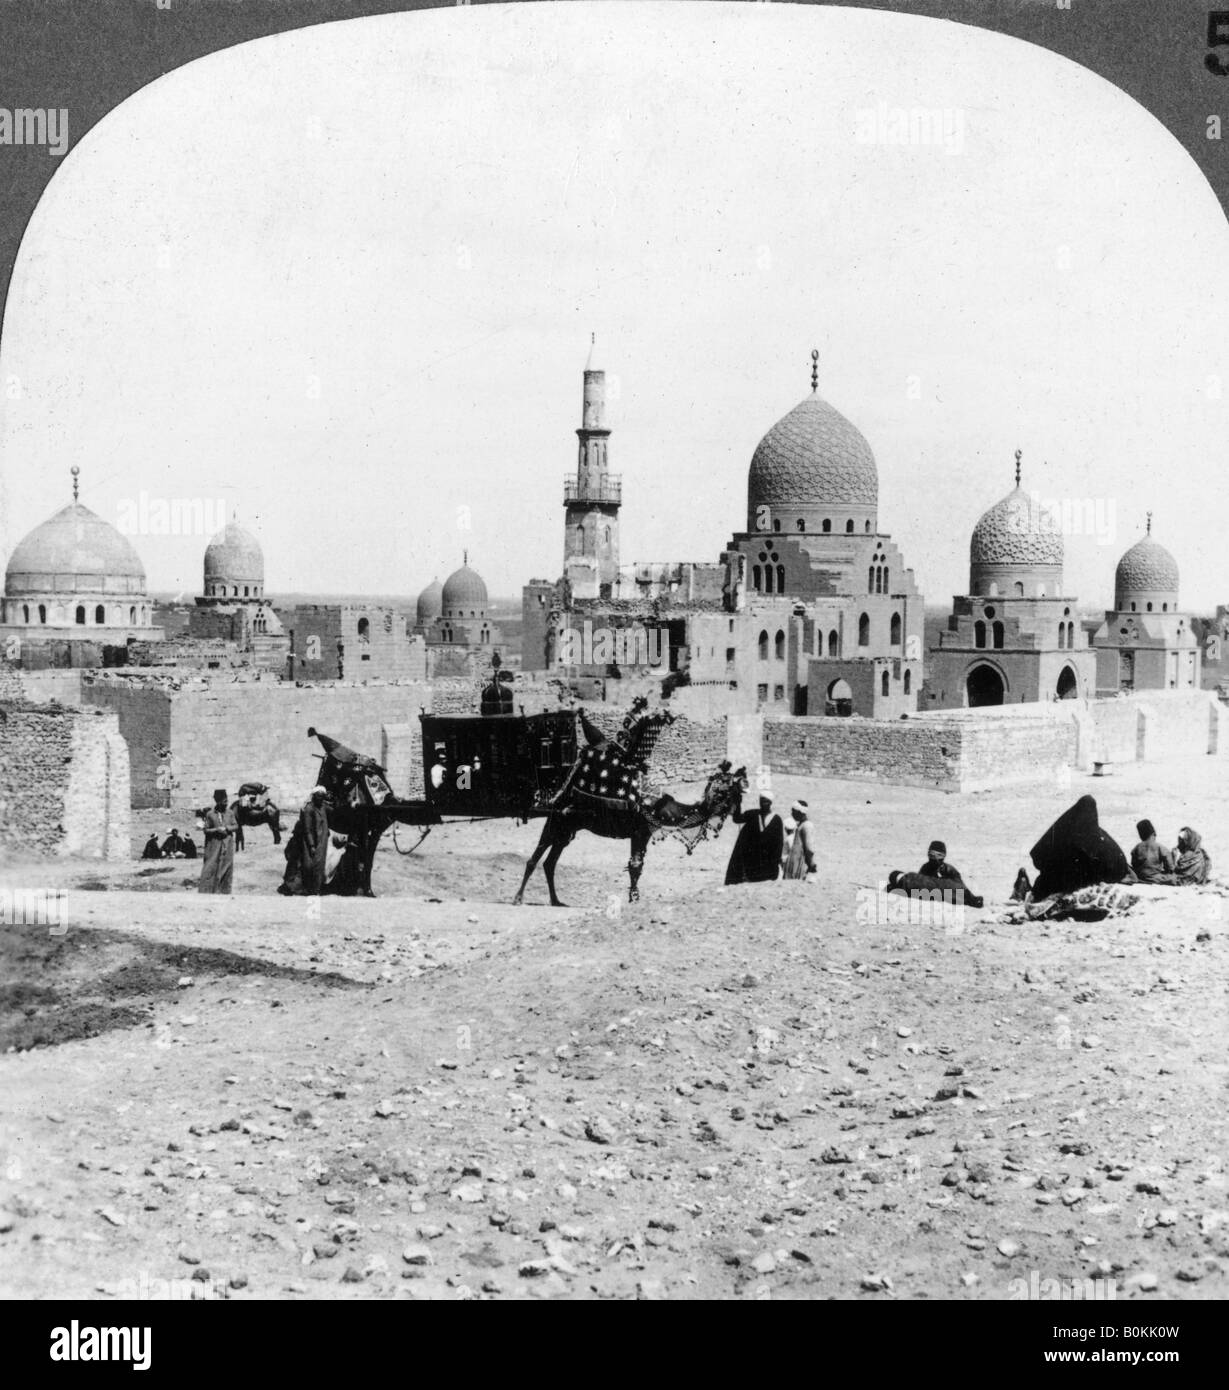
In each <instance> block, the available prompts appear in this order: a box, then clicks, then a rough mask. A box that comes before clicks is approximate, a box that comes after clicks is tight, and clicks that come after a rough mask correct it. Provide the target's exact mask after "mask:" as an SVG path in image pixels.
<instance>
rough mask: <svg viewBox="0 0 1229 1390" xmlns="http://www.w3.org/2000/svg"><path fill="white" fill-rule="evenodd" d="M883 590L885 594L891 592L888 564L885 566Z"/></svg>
mask: <svg viewBox="0 0 1229 1390" xmlns="http://www.w3.org/2000/svg"><path fill="white" fill-rule="evenodd" d="M883 592H884V593H885V594H887V593H890V592H891V586H890V585H889V584H888V567H887V565H884V567H883Z"/></svg>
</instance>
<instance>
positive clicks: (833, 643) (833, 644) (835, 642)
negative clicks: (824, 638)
mask: <svg viewBox="0 0 1229 1390" xmlns="http://www.w3.org/2000/svg"><path fill="white" fill-rule="evenodd" d="M839 648H840V638H839V637H838V636H837V635H836V628H833V629H832V631H831V632H830V633H829V634H828V655H829V656H836V655H837V654H838V652H839Z"/></svg>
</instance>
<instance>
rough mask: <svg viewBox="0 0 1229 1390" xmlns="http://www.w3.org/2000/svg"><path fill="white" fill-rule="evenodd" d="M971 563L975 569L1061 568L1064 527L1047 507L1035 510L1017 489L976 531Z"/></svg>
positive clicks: (1017, 488)
mask: <svg viewBox="0 0 1229 1390" xmlns="http://www.w3.org/2000/svg"><path fill="white" fill-rule="evenodd" d="M969 560H970V562H971V563H972V564H973V565H1022V566H1027V567H1030V568H1031V567H1033V566H1035V565H1061V564H1062V562H1063V537H1062V530H1061V527H1059V526H1058V525H1056V524H1054V522H1053V519H1052V518H1051V516H1050V515H1049V513H1047V511H1046V510H1045V508H1044V507H1042V508H1036V509H1035V508H1034V506H1033V502H1032V499H1031V498H1030V496H1029V494H1028V493H1027V492H1025V491H1024V489H1023V488H1022V487H1016V488H1015V489H1013V490H1012V491H1011V492H1009V493H1008V494H1007V496H1006V497H1004V498H1003V499H1002V501H1001V502H996V503H995V504H994V506H993V507H991V508H990V510H989V511H988V512H986V513H985V514H984V515H983V516H982V519H981V520H980V521H979V522H978V523H977V525H976V526H975V527H974V528H973V535H972V538H971V539H970V541H969Z"/></svg>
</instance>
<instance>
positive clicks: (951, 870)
mask: <svg viewBox="0 0 1229 1390" xmlns="http://www.w3.org/2000/svg"><path fill="white" fill-rule="evenodd" d="M918 876H919V877H921V878H934V879H938V880H939V881H940V883H941V885H942V886H943V887H944V888H951V889H952V890H953V891H956V890H959V891H961V892H963V893H964V899H963V901H964V902H966V903H967V904H968V905H969V906H970V907H982V906H984V905H985V900H984V899H983V898H980V897H978V895H977V894H976V893H974V892H973V891H972V890H971V889H970V888H969V886H968V884H967V883H965V881H964V879H963V877H962V876H961V873H960V870H959V869H958V868H957V867H956V866H955V864H949V863H948V862H947V846H946V845H945V844H944V843H943V841H942V840H931V842H930V848H929V849H928V850H927V851H926V862H925V863H924V864H923V865H922V867H921V868H920V869H919V870H918Z"/></svg>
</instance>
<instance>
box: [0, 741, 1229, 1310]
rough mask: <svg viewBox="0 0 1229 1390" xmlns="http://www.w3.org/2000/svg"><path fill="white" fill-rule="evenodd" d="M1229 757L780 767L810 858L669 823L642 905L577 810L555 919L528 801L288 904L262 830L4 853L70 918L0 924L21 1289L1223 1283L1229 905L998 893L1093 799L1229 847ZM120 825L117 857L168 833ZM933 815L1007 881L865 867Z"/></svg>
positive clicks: (883, 865) (1186, 1291) (845, 1294)
mask: <svg viewBox="0 0 1229 1390" xmlns="http://www.w3.org/2000/svg"><path fill="white" fill-rule="evenodd" d="M1224 777H1225V772H1224V771H1223V766H1222V765H1221V764H1219V763H1218V762H1217V761H1215V760H1211V759H1201V760H1198V761H1196V762H1192V763H1191V764H1190V765H1183V766H1170V767H1168V768H1161V767H1154V766H1144V767H1135V768H1129V769H1124V770H1122V771H1121V772H1120V773H1119V774H1118V775H1117V776H1115V777H1113V778H1107V779H1093V778H1084V777H1076V778H1074V779H1072V780H1071V781H1070V782H1069V783H1067V784H1065V785H1058V786H1055V787H1054V788H1053V789H1052V791H1051V792H1049V793H1045V792H1041V793H1039V792H1037V791H1036V790H1033V791H1030V792H1027V793H1022V792H999V793H991V794H984V795H980V796H966V797H953V796H947V795H944V794H941V793H937V792H935V793H927V792H922V791H916V790H907V789H903V788H881V787H878V786H873V785H860V784H855V783H841V782H823V783H820V782H804V781H802V780H801V779H790V778H779V779H777V782H776V785H775V787H774V790H775V792H776V795H777V798H778V803H779V804H782V805H785V804H788V801H789V799H790V798H792V797H793V796H795V795H799V794H801V795H804V796H806V797H807V798H808V800H809V801H810V803H811V807H812V810H813V814H814V818H815V819H816V821H817V822H818V823H819V824H820V826H821V828H822V831H823V834H824V849H823V852H822V855H821V862H822V866H823V882H822V884H820V885H818V886H811V885H797V884H789V885H786V884H771V885H756V886H751V887H744V888H738V889H728V890H727V889H724V888H722V886H721V884H722V877H723V874H724V868H725V863H726V859H727V857H728V854H729V850H730V847H731V845H732V843H733V831H732V829H731V828H729V827H727V828H726V829H725V830H724V831H723V833H722V836H721V839H720V840H719V841H718V842H716V843H711V842H710V843H708V844H704V845H701V846H700V848H699V849H698V850H697V851H696V853H695V855H694V856H692V857H690V858H689V857H688V856H687V855H686V854H685V852H684V851H683V849H682V847H681V846H679V845H678V844H677V843H676V842H673V841H666V842H664V843H659V844H656V845H654V846H653V847H652V848H651V850H650V855H649V860H648V865H647V868H646V871H645V875H644V880H643V883H642V889H643V901H642V902H641V903H639V904H637V905H635V906H628V905H627V903H626V901H625V897H626V892H625V885H626V876H625V872H624V869H623V865H624V863H625V861H626V846H622V845H617V844H613V843H611V842H607V841H600V840H597V839H593V838H591V837H584V838H582V839H581V840H579V841H578V842H576V843H575V844H574V845H573V846H572V847H571V848H570V849H569V850H568V851H567V853H566V854H565V856H564V858H563V860H562V862H561V865H560V872H559V886H560V892H561V895H562V896H563V898H564V900H565V901H566V902H567V903H569V904H571V905H572V906H569V907H568V908H566V909H560V910H552V909H550V908H549V907H547V906H545V905H544V904H545V899H546V893H545V886H544V884H543V882H542V879H541V876H540V874H539V876H538V877H537V878H536V879H535V881H534V884H533V885H532V886H531V888H530V891H529V894H528V898H529V902H528V903H527V905H526V906H525V907H523V908H520V909H517V908H514V907H512V906H511V905H510V900H511V897H512V894H513V892H514V891H515V888H516V885H517V882H518V881H519V875H520V869H521V867H522V865H523V862H524V859H525V857H526V855H527V854H528V852H529V851H530V849H531V848H532V846H533V844H534V842H535V840H536V837H537V827H536V826H533V825H531V826H517V825H515V824H513V823H511V822H497V823H488V824H485V825H457V826H451V827H446V828H443V829H440V830H437V831H435V832H434V833H433V834H432V835H431V836H430V837H429V838H428V840H427V841H426V843H425V844H424V845H423V846H422V847H421V849H420V850H419V851H418V852H417V853H416V854H415V855H413V856H412V857H409V858H403V857H400V856H398V855H397V854H396V853H395V852H394V851H393V850H392V846H391V842H390V841H389V840H388V839H386V841H385V846H384V848H382V850H381V853H380V856H379V861H378V864H377V869H376V875H375V886H376V890H377V892H379V893H380V894H381V897H380V898H379V899H378V900H376V901H367V900H355V899H337V898H325V899H322V900H320V901H318V902H311V901H307V900H288V899H283V898H280V897H278V896H277V895H276V894H275V893H274V892H273V889H274V886H275V885H276V883H277V882H278V881H279V879H280V875H281V869H282V866H283V860H282V857H281V851H280V850H278V849H275V848H274V847H273V844H272V841H271V838H270V836H269V833H268V831H267V830H256V831H250V832H249V836H248V849H247V851H246V853H244V854H243V855H241V856H239V858H238V861H237V868H236V875H235V879H236V891H235V895H234V896H233V897H232V898H216V897H201V896H199V895H197V894H196V893H195V892H194V891H193V888H194V883H195V876H196V872H197V869H196V867H195V866H193V865H191V864H188V863H184V862H175V863H172V864H165V865H163V864H154V865H142V864H141V863H140V862H139V861H134V863H133V864H131V865H106V866H100V865H98V864H83V863H80V862H76V863H73V862H64V861H61V862H58V863H56V864H54V865H50V866H49V865H47V864H45V863H29V864H21V863H12V862H10V863H8V864H7V865H5V866H4V870H3V873H2V874H0V879H2V881H3V884H4V886H7V887H10V888H11V887H20V888H24V889H47V888H57V887H58V888H61V889H63V891H64V893H65V898H64V913H65V915H64V928H65V929H64V930H63V931H62V932H60V931H56V932H52V931H50V930H49V929H48V928H47V927H45V926H44V927H38V926H12V927H9V928H7V929H6V930H5V931H4V933H3V934H0V940H2V942H3V946H2V949H3V953H4V964H5V969H4V973H3V977H2V979H3V984H2V985H0V1010H2V1011H0V1047H3V1048H5V1049H7V1050H6V1051H4V1052H3V1053H2V1055H0V1209H2V1211H0V1293H2V1294H4V1295H5V1296H8V1297H13V1296H23V1297H31V1296H33V1297H74V1298H75V1297H86V1298H117V1297H126V1296H153V1297H166V1296H172V1297H190V1296H193V1295H195V1296H200V1297H214V1298H221V1297H228V1298H236V1299H239V1298H251V1297H257V1298H269V1297H275V1298H294V1297H298V1298H322V1297H330V1298H397V1297H401V1298H405V1297H411V1298H466V1297H484V1298H485V1297H491V1298H501V1297H527V1296H528V1297H571V1298H592V1297H615V1298H623V1297H642V1298H686V1297H717V1298H729V1297H751V1298H767V1297H771V1298H790V1297H793V1298H798V1297H801V1298H817V1297H818V1298H862V1299H892V1298H952V1297H956V1298H968V1299H983V1298H990V1299H1004V1298H1011V1297H1013V1296H1020V1294H1021V1292H1022V1291H1023V1290H1025V1289H1027V1288H1028V1286H1029V1281H1030V1279H1033V1280H1035V1285H1034V1286H1035V1287H1040V1288H1042V1289H1044V1287H1045V1281H1047V1280H1051V1281H1052V1280H1084V1279H1089V1278H1096V1279H1099V1280H1102V1281H1109V1280H1112V1281H1113V1283H1114V1291H1115V1294H1116V1297H1117V1298H1119V1299H1125V1298H1136V1299H1158V1298H1170V1299H1187V1298H1211V1297H1222V1298H1223V1297H1224V1296H1225V1295H1226V1293H1227V1292H1229V1279H1227V1278H1226V1267H1227V1265H1229V1195H1227V1193H1226V1172H1225V1153H1226V1145H1225V1118H1224V1116H1225V1104H1224V1102H1225V1083H1226V1070H1227V1068H1226V1055H1225V1039H1226V982H1227V975H1229V968H1227V961H1229V954H1227V952H1226V934H1225V933H1226V913H1227V912H1229V898H1225V897H1222V896H1220V894H1219V893H1216V892H1203V891H1196V890H1190V889H1187V890H1176V889H1152V890H1146V891H1145V894H1144V901H1142V902H1141V903H1140V905H1139V906H1138V907H1137V908H1136V909H1135V910H1134V912H1133V913H1132V914H1131V915H1130V916H1129V917H1126V918H1124V919H1121V920H1111V921H1106V922H1102V923H1093V924H1078V923H1066V924H1059V925H1052V926H1044V925H1043V926H1038V925H1016V924H1012V923H1009V922H1007V921H1005V920H1003V918H1004V906H1005V900H1006V896H1007V893H1008V892H1009V890H1010V887H1011V882H1012V879H1013V877H1014V874H1015V871H1016V869H1017V868H1019V867H1020V866H1021V865H1023V864H1026V863H1027V862H1028V859H1027V848H1028V846H1029V845H1030V844H1031V843H1032V842H1033V840H1034V839H1035V838H1036V837H1037V835H1038V834H1039V833H1040V831H1041V830H1042V829H1043V828H1044V826H1045V825H1046V824H1047V823H1048V822H1049V821H1050V820H1051V819H1053V817H1054V816H1055V815H1056V814H1057V813H1058V812H1059V811H1060V810H1061V809H1063V808H1064V807H1065V806H1066V805H1068V804H1070V803H1071V802H1072V801H1073V800H1074V799H1075V798H1076V796H1078V795H1079V794H1081V793H1082V792H1083V791H1086V790H1087V791H1092V792H1093V793H1094V794H1095V795H1096V796H1097V798H1098V802H1099V805H1100V807H1101V813H1102V823H1103V825H1105V827H1106V828H1107V829H1108V830H1109V831H1110V832H1111V833H1112V834H1114V835H1115V837H1116V838H1117V839H1118V840H1119V841H1120V843H1122V844H1123V845H1124V848H1127V849H1129V847H1130V845H1131V843H1132V842H1133V839H1134V835H1133V825H1134V822H1135V820H1136V819H1137V818H1138V817H1139V816H1141V815H1148V816H1150V817H1151V818H1152V819H1153V820H1154V821H1155V822H1156V823H1157V825H1158V827H1159V828H1160V831H1161V834H1162V838H1166V839H1168V840H1169V841H1171V842H1172V840H1173V838H1174V836H1175V835H1176V832H1177V829H1178V827H1179V826H1180V825H1182V824H1183V823H1187V822H1189V823H1191V824H1193V825H1195V827H1196V828H1197V829H1199V830H1201V831H1202V832H1203V834H1204V837H1205V845H1206V846H1207V847H1208V848H1209V850H1210V851H1211V854H1212V856H1213V861H1214V867H1215V869H1216V870H1217V871H1218V872H1220V871H1222V870H1226V871H1229V808H1226V806H1225V804H1224V800H1223V797H1222V795H1221V789H1222V784H1223V780H1224ZM135 819H136V822H137V823H136V825H135V826H134V837H133V838H134V853H135V852H137V851H138V850H139V847H140V845H141V844H142V843H143V842H144V839H145V837H146V836H147V835H148V833H149V831H150V830H151V829H155V830H157V831H158V833H159V834H160V835H161V834H162V833H164V832H165V829H166V827H167V826H168V825H169V824H170V823H171V821H170V819H168V816H167V813H166V812H158V813H156V814H151V815H147V814H144V813H142V814H139V815H138V816H137V817H136V818H135ZM932 836H939V837H941V838H943V839H945V840H946V841H947V844H948V846H949V852H950V858H951V859H952V860H953V861H954V862H955V863H956V864H957V865H959V866H960V868H961V869H962V870H963V871H964V873H965V875H966V877H967V878H968V879H969V881H970V882H971V883H972V885H973V886H974V888H976V889H977V890H978V891H980V892H982V893H984V894H985V895H986V898H987V905H988V906H987V910H986V911H984V912H981V913H975V912H972V911H969V912H968V913H967V914H966V915H965V917H964V918H963V919H959V918H949V919H948V920H947V921H946V922H945V921H943V920H939V921H936V922H918V921H914V922H909V921H907V920H905V921H902V920H898V919H897V916H896V914H895V913H893V912H892V911H891V910H889V909H886V908H885V907H884V904H883V900H882V899H879V898H877V897H876V896H875V894H874V892H873V886H874V885H876V884H877V883H879V882H881V881H882V880H883V878H884V877H885V876H886V873H887V871H888V870H889V869H892V868H905V869H913V868H916V867H917V865H918V864H919V863H920V862H921V861H922V859H923V858H924V857H925V849H926V845H927V842H928V841H929V840H930V838H931V837H932ZM410 838H412V836H411V837H410ZM405 842H406V838H405V835H404V832H403V843H405ZM868 888H869V889H870V890H871V891H870V892H869V893H868V892H867V891H866V890H867V889H868ZM1105 1287H1106V1286H1105V1285H1104V1284H1102V1285H1099V1286H1098V1288H1100V1289H1102V1290H1104V1288H1105Z"/></svg>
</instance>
